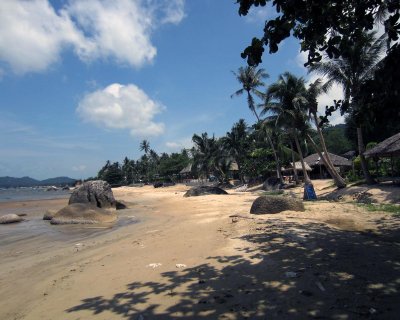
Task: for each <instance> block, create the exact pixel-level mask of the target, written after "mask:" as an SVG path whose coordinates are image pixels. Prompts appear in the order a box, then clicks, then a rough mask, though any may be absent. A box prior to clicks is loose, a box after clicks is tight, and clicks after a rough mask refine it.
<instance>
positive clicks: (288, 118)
mask: <svg viewBox="0 0 400 320" xmlns="http://www.w3.org/2000/svg"><path fill="white" fill-rule="evenodd" d="M306 96H307V91H306V87H305V81H304V79H303V78H297V77H296V76H294V75H292V74H291V73H289V72H285V73H284V74H283V75H280V76H279V79H278V81H277V82H276V83H273V84H272V85H270V86H269V87H268V90H267V95H266V102H265V105H264V106H263V111H262V114H267V113H272V114H273V115H275V116H276V118H275V122H276V125H278V126H281V127H283V128H284V129H285V130H286V131H287V132H289V133H290V135H291V137H292V139H293V140H294V142H295V145H296V148H297V152H298V155H299V158H300V162H301V166H302V169H303V175H304V183H305V184H306V185H312V182H311V180H310V178H309V176H308V173H307V170H306V166H305V162H304V158H303V152H302V150H301V147H300V142H299V136H301V135H302V134H303V133H304V131H306V129H307V124H308V118H307V115H306V114H305V105H306V104H307V99H306ZM293 165H294V164H293Z"/></svg>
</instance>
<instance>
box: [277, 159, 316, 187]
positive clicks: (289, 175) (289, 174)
mask: <svg viewBox="0 0 400 320" xmlns="http://www.w3.org/2000/svg"><path fill="white" fill-rule="evenodd" d="M294 165H295V168H296V171H297V175H298V176H299V178H300V179H303V177H304V174H303V167H302V165H301V162H300V161H296V162H295V163H294ZM304 165H305V167H306V171H307V173H308V174H309V173H310V172H311V171H312V168H311V167H310V166H309V165H308V163H307V162H305V163H304ZM281 171H282V174H283V178H284V180H285V181H287V182H292V181H293V179H294V170H293V162H291V163H290V165H289V166H287V167H285V168H281Z"/></svg>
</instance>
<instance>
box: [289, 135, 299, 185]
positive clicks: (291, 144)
mask: <svg viewBox="0 0 400 320" xmlns="http://www.w3.org/2000/svg"><path fill="white" fill-rule="evenodd" d="M290 151H291V153H292V163H293V175H294V181H295V182H296V184H299V176H298V175H297V169H296V159H295V158H294V150H293V142H292V139H290Z"/></svg>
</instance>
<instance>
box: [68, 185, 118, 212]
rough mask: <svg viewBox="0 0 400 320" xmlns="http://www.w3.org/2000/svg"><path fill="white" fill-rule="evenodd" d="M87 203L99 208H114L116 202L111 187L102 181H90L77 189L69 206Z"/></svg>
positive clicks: (70, 199)
mask: <svg viewBox="0 0 400 320" xmlns="http://www.w3.org/2000/svg"><path fill="white" fill-rule="evenodd" d="M74 203H86V204H92V205H94V206H96V207H98V208H104V209H108V208H114V209H115V206H116V201H115V199H114V195H113V193H112V190H111V186H110V185H109V184H108V183H107V182H106V181H102V180H95V181H88V182H85V183H84V184H82V185H81V186H80V187H79V188H77V189H75V190H74V191H73V192H72V194H71V197H70V198H69V202H68V204H74Z"/></svg>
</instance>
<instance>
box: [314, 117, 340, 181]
mask: <svg viewBox="0 0 400 320" xmlns="http://www.w3.org/2000/svg"><path fill="white" fill-rule="evenodd" d="M313 117H314V122H315V126H316V127H317V132H318V135H319V140H320V141H321V146H322V150H323V151H324V154H323V155H322V154H321V152H319V150H318V148H317V147H316V145H315V142H314V141H313V140H312V139H311V140H310V141H311V143H312V144H313V145H314V148H315V149H316V150H317V152H318V155H319V156H320V157H321V158H322V160H323V161H324V164H325V167H326V168H327V170H328V171H329V174H330V175H331V177H332V179H333V180H334V182H335V185H336V186H337V187H338V188H339V189H341V188H345V187H346V181H345V180H344V179H343V177H342V176H341V175H340V174H339V173H338V172H337V171H336V170H335V167H334V165H333V163H332V161H331V158H330V157H329V153H328V149H327V148H326V144H325V139H324V135H323V134H322V130H321V128H320V127H319V123H318V118H317V114H316V113H315V112H313ZM308 137H309V139H310V138H311V137H310V135H308Z"/></svg>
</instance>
